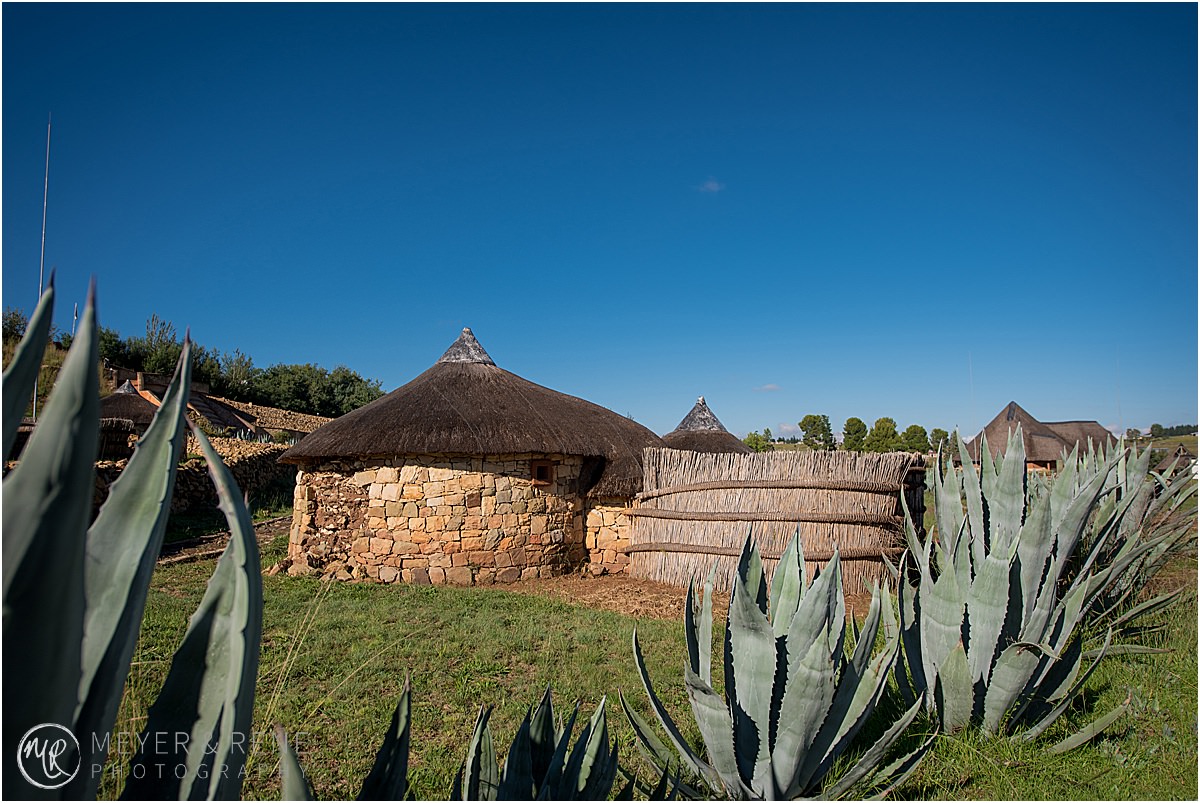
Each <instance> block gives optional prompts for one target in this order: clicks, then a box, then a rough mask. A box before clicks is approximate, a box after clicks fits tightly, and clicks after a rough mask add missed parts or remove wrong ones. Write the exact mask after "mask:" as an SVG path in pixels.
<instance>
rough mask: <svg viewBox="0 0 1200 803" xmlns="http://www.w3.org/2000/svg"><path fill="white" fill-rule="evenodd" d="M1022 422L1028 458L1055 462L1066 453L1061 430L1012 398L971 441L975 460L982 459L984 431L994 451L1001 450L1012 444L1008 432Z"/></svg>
mask: <svg viewBox="0 0 1200 803" xmlns="http://www.w3.org/2000/svg"><path fill="white" fill-rule="evenodd" d="M1018 424H1020V425H1021V433H1022V435H1023V437H1024V441H1025V460H1026V461H1028V462H1030V463H1053V462H1055V461H1056V460H1058V458H1059V457H1060V456H1062V450H1063V447H1064V446H1065V445H1066V442H1065V441H1064V440H1063V439H1062V438H1061V437H1059V435H1058V433H1056V432H1055V431H1054V430H1052V429H1050V428H1049V427H1048V426H1046V425H1045V424H1043V423H1042V422H1041V421H1038V420H1037V419H1036V418H1034V417H1033V416H1031V415H1030V414H1029V413H1028V412H1026V411H1025V410H1024V408H1022V407H1021V405H1019V404H1017V403H1016V402H1015V401H1010V402H1009V403H1008V404H1007V405H1005V407H1004V409H1003V410H1001V411H1000V414H999V415H997V416H996V417H995V418H993V419H992V420H991V421H990V422H989V423H988V425H987V426H986V427H984V428H983V431H982V432H981V433H980V434H979V435H976V436H975V437H974V438H973V439H972V440H971V442H970V443H968V444H967V451H968V453H970V455H971V457H972V458H973V459H975V460H978V459H979V449H980V448H981V447H980V445H981V444H982V443H983V438H982V437H980V436H981V435H983V436H986V437H987V442H988V449H989V451H991V453H992V454H993V455H998V454H1001V453H1002V452H1003V451H1004V450H1005V448H1006V447H1007V445H1008V433H1009V432H1010V431H1016V429H1017V425H1018Z"/></svg>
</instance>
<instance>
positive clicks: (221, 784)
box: [123, 427, 262, 798]
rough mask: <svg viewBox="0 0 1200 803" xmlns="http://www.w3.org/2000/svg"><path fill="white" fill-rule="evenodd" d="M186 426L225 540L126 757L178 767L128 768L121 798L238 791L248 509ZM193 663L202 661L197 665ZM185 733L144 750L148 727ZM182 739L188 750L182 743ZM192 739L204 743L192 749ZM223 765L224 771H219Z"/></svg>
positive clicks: (248, 609)
mask: <svg viewBox="0 0 1200 803" xmlns="http://www.w3.org/2000/svg"><path fill="white" fill-rule="evenodd" d="M192 432H193V434H194V435H195V437H196V439H197V440H198V441H199V443H200V448H201V451H202V452H203V454H204V457H205V459H206V460H207V462H208V471H209V475H210V476H211V477H212V479H213V483H214V484H215V485H216V487H217V500H218V505H219V507H220V508H221V511H222V512H223V513H224V514H225V519H226V521H227V522H228V523H229V528H230V538H229V546H227V547H226V548H225V552H224V554H222V555H221V558H220V560H218V561H217V568H216V570H215V571H214V572H213V575H212V577H211V578H210V579H209V581H208V588H207V590H206V591H205V592H204V597H203V598H202V599H201V600H200V606H199V607H198V608H197V609H196V612H195V613H194V614H193V615H192V619H191V621H190V622H189V623H188V629H187V632H186V633H184V636H183V643H182V644H180V646H179V649H178V650H176V651H175V656H174V658H173V659H172V660H171V667H170V669H169V670H168V672H167V679H166V681H165V682H164V683H163V687H162V691H160V692H159V695H158V699H157V700H155V702H154V705H152V706H151V707H150V711H149V714H148V717H147V721H146V728H145V730H144V731H143V735H145V736H147V737H149V738H147V739H146V741H145V742H144V743H143V746H142V748H141V749H139V751H138V752H137V754H136V755H135V756H134V759H133V764H134V765H135V766H136V765H137V764H151V765H153V764H157V763H165V764H167V765H168V766H175V765H178V766H181V767H184V768H185V772H184V773H183V774H182V777H179V773H165V774H164V775H165V776H166V777H161V778H160V777H157V773H155V772H152V771H149V770H147V771H144V772H143V774H142V778H140V779H139V778H138V777H137V774H136V772H131V773H130V776H129V779H128V780H127V781H126V784H125V792H124V793H123V797H126V798H146V797H158V798H162V797H175V798H178V797H181V796H184V795H186V796H203V797H208V798H234V797H237V796H238V794H239V793H240V790H241V782H242V768H243V766H244V765H245V761H246V747H247V745H249V744H250V743H251V729H250V722H251V717H252V715H253V713H254V683H255V678H256V676H257V674H258V655H259V649H260V644H261V641H262V575H261V569H260V565H259V558H258V543H257V541H255V538H254V527H253V525H252V524H251V523H250V514H249V513H248V512H247V511H246V507H245V505H244V504H243V503H242V499H241V495H240V494H239V493H238V492H237V485H236V484H235V483H234V481H233V477H232V476H231V475H230V473H229V469H228V468H226V467H225V464H224V463H222V462H221V458H220V457H219V456H218V455H217V453H216V451H215V450H214V449H213V447H212V444H211V443H209V442H208V438H207V437H205V435H204V433H203V432H201V431H200V430H199V429H196V428H195V427H193V428H192ZM198 667H204V670H203V671H202V672H198V671H197V668H198ZM162 733H174V734H187V735H188V739H187V742H186V744H184V745H180V744H179V742H178V740H176V741H175V742H174V743H173V744H171V745H170V746H168V750H167V751H166V752H154V753H151V754H147V752H146V747H147V746H151V747H155V749H156V750H157V747H156V746H155V740H154V738H153V734H162ZM187 745H192V746H193V749H191V750H188V749H186V748H187ZM196 745H207V746H208V749H205V750H197V749H195V746H196ZM223 770H224V771H223Z"/></svg>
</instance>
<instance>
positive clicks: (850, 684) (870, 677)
mask: <svg viewBox="0 0 1200 803" xmlns="http://www.w3.org/2000/svg"><path fill="white" fill-rule="evenodd" d="M899 648H900V645H899V643H898V641H892V642H891V643H890V644H888V645H887V646H886V647H885V648H884V649H883V650H881V651H880V652H879V653H878V654H876V655H875V657H874V659H873V660H872V661H871V662H870V663H869V664H868V665H867V667H866V671H865V672H864V673H863V674H862V675H861V676H859V675H858V674H857V673H855V672H854V671H853V668H851V669H849V670H847V671H846V672H844V673H843V675H842V677H841V679H840V680H839V682H838V689H837V693H836V694H835V695H834V698H833V704H832V706H831V707H830V710H829V715H828V717H826V719H825V722H824V724H822V725H821V730H820V731H819V732H818V733H817V736H816V738H815V739H814V740H813V743H812V746H811V748H810V749H809V753H808V755H807V756H805V758H804V764H803V766H802V767H801V769H800V772H799V774H798V775H797V777H796V785H795V787H794V789H793V790H792V794H799V793H800V792H802V791H803V790H804V789H806V788H809V787H811V786H813V785H814V784H815V782H816V781H818V780H819V779H821V778H822V777H824V776H825V775H826V774H827V773H828V772H829V771H830V769H832V767H833V764H834V762H835V761H836V760H837V759H838V757H839V756H840V755H841V754H842V753H843V752H844V751H845V750H846V749H848V748H849V746H850V745H851V744H852V743H853V741H854V739H855V737H856V736H857V735H858V732H859V730H860V729H861V728H862V726H863V725H864V724H865V723H866V722H867V720H868V719H869V718H870V716H871V714H872V713H873V712H874V710H875V706H876V705H877V704H878V703H879V700H880V698H881V697H882V696H883V694H884V691H885V690H886V688H887V680H888V674H889V672H890V671H891V669H892V667H893V666H894V664H895V661H896V657H897V655H898V653H899ZM914 702H915V700H914Z"/></svg>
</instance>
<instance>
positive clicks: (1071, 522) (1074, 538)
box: [1050, 463, 1112, 581]
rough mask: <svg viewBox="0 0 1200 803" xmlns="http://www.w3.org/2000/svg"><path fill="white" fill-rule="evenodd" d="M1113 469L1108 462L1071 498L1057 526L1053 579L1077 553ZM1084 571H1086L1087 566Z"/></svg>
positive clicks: (1051, 575)
mask: <svg viewBox="0 0 1200 803" xmlns="http://www.w3.org/2000/svg"><path fill="white" fill-rule="evenodd" d="M1111 470H1112V466H1111V463H1110V464H1107V466H1106V468H1105V469H1103V470H1101V471H1099V472H1097V474H1096V475H1095V476H1094V477H1092V478H1091V479H1090V480H1089V481H1088V482H1087V484H1086V485H1084V487H1083V488H1082V490H1080V492H1079V493H1078V494H1077V495H1076V496H1075V498H1074V499H1072V500H1071V503H1070V504H1069V505H1068V506H1067V509H1066V512H1065V513H1064V514H1063V517H1062V519H1061V520H1059V521H1058V523H1057V527H1056V528H1055V532H1056V533H1057V539H1058V543H1057V545H1056V549H1057V554H1056V555H1055V557H1054V559H1053V563H1052V567H1051V570H1050V577H1051V579H1052V580H1054V581H1057V580H1059V579H1061V578H1062V576H1063V571H1064V570H1065V568H1066V566H1067V565H1068V562H1069V561H1070V560H1072V558H1073V556H1074V554H1075V547H1076V545H1077V544H1078V543H1079V539H1080V537H1081V536H1082V535H1083V532H1084V530H1085V529H1086V527H1087V521H1088V515H1089V514H1090V513H1091V511H1092V509H1093V508H1094V507H1095V505H1096V500H1097V499H1099V497H1100V494H1102V493H1103V492H1104V482H1105V478H1106V477H1107V476H1108V474H1109V471H1111ZM1084 571H1086V567H1085V569H1084Z"/></svg>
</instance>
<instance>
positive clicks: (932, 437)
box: [929, 427, 950, 449]
mask: <svg viewBox="0 0 1200 803" xmlns="http://www.w3.org/2000/svg"><path fill="white" fill-rule="evenodd" d="M949 440H950V433H949V432H947V431H946V430H944V429H941V428H939V427H934V428H933V429H931V430H929V445H930V447H931V448H933V449H940V448H942V447H943V446H945V445H946V444H947V442H948V441H949Z"/></svg>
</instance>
